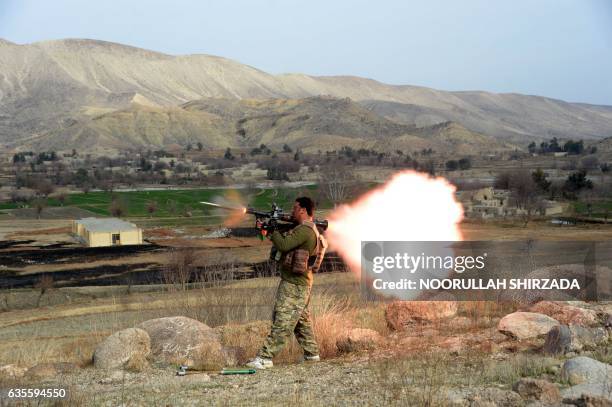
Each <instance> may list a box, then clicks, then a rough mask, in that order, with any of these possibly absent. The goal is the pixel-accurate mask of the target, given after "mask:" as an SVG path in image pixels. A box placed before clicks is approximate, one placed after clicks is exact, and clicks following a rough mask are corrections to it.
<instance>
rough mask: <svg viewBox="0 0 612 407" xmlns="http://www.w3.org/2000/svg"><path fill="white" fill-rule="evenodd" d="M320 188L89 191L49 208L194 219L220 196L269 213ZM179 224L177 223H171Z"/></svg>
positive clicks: (208, 212) (206, 212) (52, 201)
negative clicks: (115, 206) (118, 206)
mask: <svg viewBox="0 0 612 407" xmlns="http://www.w3.org/2000/svg"><path fill="white" fill-rule="evenodd" d="M317 192H318V191H317V186H315V185H313V186H308V187H303V188H274V189H257V190H250V191H244V190H227V189H185V190H161V191H129V192H102V191H96V192H89V193H76V194H70V195H68V196H66V199H65V200H64V202H63V203H62V202H60V201H59V200H58V199H56V198H49V199H46V206H47V207H59V206H73V207H77V208H81V209H85V210H88V211H90V212H93V213H95V214H97V215H100V216H110V206H111V203H112V201H113V200H118V201H119V202H121V203H122V205H123V207H124V208H125V210H126V214H125V216H127V217H154V218H173V217H176V216H183V215H184V214H185V213H187V212H190V213H191V215H192V216H207V215H212V214H213V210H211V209H210V208H207V207H205V206H203V205H201V204H200V203H199V202H200V201H212V200H214V199H215V198H217V197H225V198H226V200H227V201H228V203H231V202H237V203H238V202H242V203H243V204H245V203H248V204H249V205H250V206H253V207H255V208H257V209H262V210H265V209H267V208H269V206H270V204H271V203H272V202H276V203H277V204H278V205H280V206H281V207H283V208H285V209H289V207H290V206H291V202H292V201H293V199H294V198H295V197H296V196H297V195H299V194H308V195H311V196H312V195H316V194H317ZM150 202H154V203H155V208H156V209H155V211H154V212H153V213H149V212H148V210H147V207H148V206H149V203H150ZM319 206H320V207H321V208H327V207H330V203H329V202H327V201H324V202H321V203H320V205H319ZM17 208H19V204H16V203H0V210H2V209H17ZM171 223H172V224H175V223H176V222H175V221H172V222H171Z"/></svg>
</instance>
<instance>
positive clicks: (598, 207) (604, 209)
mask: <svg viewBox="0 0 612 407" xmlns="http://www.w3.org/2000/svg"><path fill="white" fill-rule="evenodd" d="M574 210H575V211H576V213H577V214H579V215H583V216H587V215H588V214H589V207H588V203H587V202H576V203H575V204H574ZM606 213H607V215H606ZM591 217H593V218H606V217H608V218H610V217H612V201H598V202H593V203H592V204H591Z"/></svg>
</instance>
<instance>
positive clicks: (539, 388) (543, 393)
mask: <svg viewBox="0 0 612 407" xmlns="http://www.w3.org/2000/svg"><path fill="white" fill-rule="evenodd" d="M512 390H514V391H515V392H517V393H518V394H520V395H521V397H522V398H523V399H525V400H530V401H536V400H537V401H541V402H542V403H546V404H553V403H559V402H561V394H560V393H559V389H558V388H557V386H555V385H554V384H552V383H550V382H548V381H546V380H538V379H529V378H522V379H520V380H519V381H518V382H516V383H514V386H513V387H512Z"/></svg>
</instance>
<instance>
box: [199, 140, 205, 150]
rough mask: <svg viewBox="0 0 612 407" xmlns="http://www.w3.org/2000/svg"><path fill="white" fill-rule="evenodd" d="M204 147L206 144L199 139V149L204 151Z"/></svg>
mask: <svg viewBox="0 0 612 407" xmlns="http://www.w3.org/2000/svg"><path fill="white" fill-rule="evenodd" d="M203 148H204V144H202V142H201V141H198V151H202V149H203Z"/></svg>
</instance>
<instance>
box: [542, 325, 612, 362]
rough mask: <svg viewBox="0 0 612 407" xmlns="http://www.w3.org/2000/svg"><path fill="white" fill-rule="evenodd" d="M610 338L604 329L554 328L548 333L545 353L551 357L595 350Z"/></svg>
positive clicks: (564, 326)
mask: <svg viewBox="0 0 612 407" xmlns="http://www.w3.org/2000/svg"><path fill="white" fill-rule="evenodd" d="M608 337H609V335H608V332H607V331H606V329H604V328H584V327H581V326H577V325H570V326H567V325H559V326H555V327H553V328H552V329H551V330H550V331H549V332H548V335H547V336H546V343H544V348H543V351H544V353H546V354H549V355H563V354H566V353H569V352H580V351H581V350H583V349H589V348H593V347H596V346H597V345H601V344H604V343H606V342H607V341H608Z"/></svg>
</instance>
